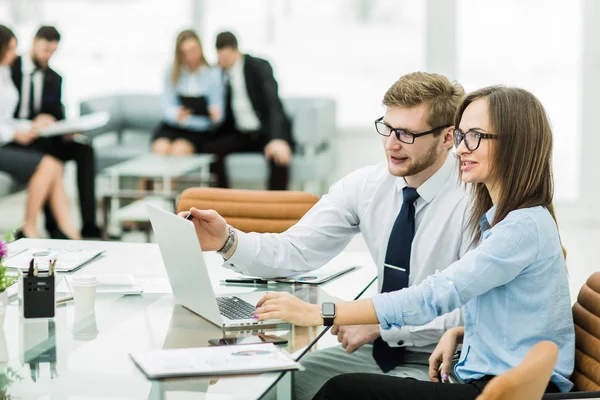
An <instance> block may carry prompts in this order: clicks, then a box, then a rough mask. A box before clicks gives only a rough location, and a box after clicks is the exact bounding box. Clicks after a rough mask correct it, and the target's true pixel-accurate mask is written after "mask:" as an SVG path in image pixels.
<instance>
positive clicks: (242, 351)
mask: <svg viewBox="0 0 600 400" xmlns="http://www.w3.org/2000/svg"><path fill="white" fill-rule="evenodd" d="M130 356H131V358H132V359H133V361H134V362H135V363H136V365H137V366H138V367H139V368H140V369H141V370H142V372H143V373H144V374H146V376H147V377H148V378H168V377H178V376H198V375H234V374H252V373H262V372H271V371H288V370H298V369H300V364H299V363H297V362H296V361H294V359H293V358H292V357H291V356H290V355H289V354H288V353H287V352H285V351H283V350H281V349H278V348H277V347H275V345H274V344H273V343H263V344H248V345H237V346H218V347H201V348H192V349H169V350H156V351H149V352H143V353H132V354H130Z"/></svg>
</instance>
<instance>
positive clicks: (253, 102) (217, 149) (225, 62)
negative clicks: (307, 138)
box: [203, 32, 294, 190]
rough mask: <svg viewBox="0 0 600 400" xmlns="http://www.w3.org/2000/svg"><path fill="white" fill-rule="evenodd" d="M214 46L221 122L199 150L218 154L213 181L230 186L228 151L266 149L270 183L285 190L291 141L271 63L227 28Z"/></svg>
mask: <svg viewBox="0 0 600 400" xmlns="http://www.w3.org/2000/svg"><path fill="white" fill-rule="evenodd" d="M216 47H217V54H218V57H219V66H220V67H221V68H222V69H223V70H224V80H225V86H226V101H225V121H224V122H223V124H222V125H221V126H220V128H218V130H217V132H216V137H215V139H214V140H212V141H210V142H208V143H206V145H205V147H204V149H203V150H204V151H205V152H208V153H214V154H216V155H217V159H218V160H217V162H215V163H214V164H213V166H212V172H213V173H215V174H216V175H217V179H218V183H217V186H220V187H229V182H228V179H227V174H226V172H225V164H224V161H223V158H224V157H225V156H226V155H227V154H229V153H235V152H264V154H265V157H266V158H267V159H268V160H269V161H270V177H269V183H268V188H269V189H271V190H285V189H287V186H288V180H289V164H290V161H291V159H292V149H293V146H294V141H293V138H292V126H291V121H290V120H289V118H288V117H287V116H286V115H285V112H284V109H283V105H282V103H281V100H280V99H279V94H278V89H277V81H276V80H275V77H274V76H273V68H271V65H270V64H269V62H268V61H266V60H263V59H261V58H257V57H252V56H250V55H248V54H242V53H241V52H240V51H239V49H238V42H237V38H236V37H235V35H234V34H233V33H231V32H221V33H219V34H218V35H217V40H216Z"/></svg>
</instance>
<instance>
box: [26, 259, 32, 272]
mask: <svg viewBox="0 0 600 400" xmlns="http://www.w3.org/2000/svg"><path fill="white" fill-rule="evenodd" d="M27 275H28V276H33V258H32V259H31V261H29V269H28V270H27Z"/></svg>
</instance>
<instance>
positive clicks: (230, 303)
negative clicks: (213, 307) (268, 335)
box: [217, 296, 256, 320]
mask: <svg viewBox="0 0 600 400" xmlns="http://www.w3.org/2000/svg"><path fill="white" fill-rule="evenodd" d="M217 304H218V305H219V311H220V312H221V315H223V316H225V317H227V318H229V319H232V320H238V319H251V318H252V316H253V315H254V311H256V307H255V306H253V305H252V304H250V303H248V302H247V301H244V300H242V299H240V298H239V297H236V296H232V297H217Z"/></svg>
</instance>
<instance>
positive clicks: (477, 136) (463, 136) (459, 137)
mask: <svg viewBox="0 0 600 400" xmlns="http://www.w3.org/2000/svg"><path fill="white" fill-rule="evenodd" d="M481 139H498V135H494V134H491V133H483V132H479V131H476V130H474V129H469V130H468V131H466V132H463V131H461V130H460V129H459V128H456V129H454V147H457V148H458V146H459V145H460V142H462V141H463V140H464V141H465V146H466V147H467V149H468V150H469V151H475V150H477V148H478V147H479V143H481Z"/></svg>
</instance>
